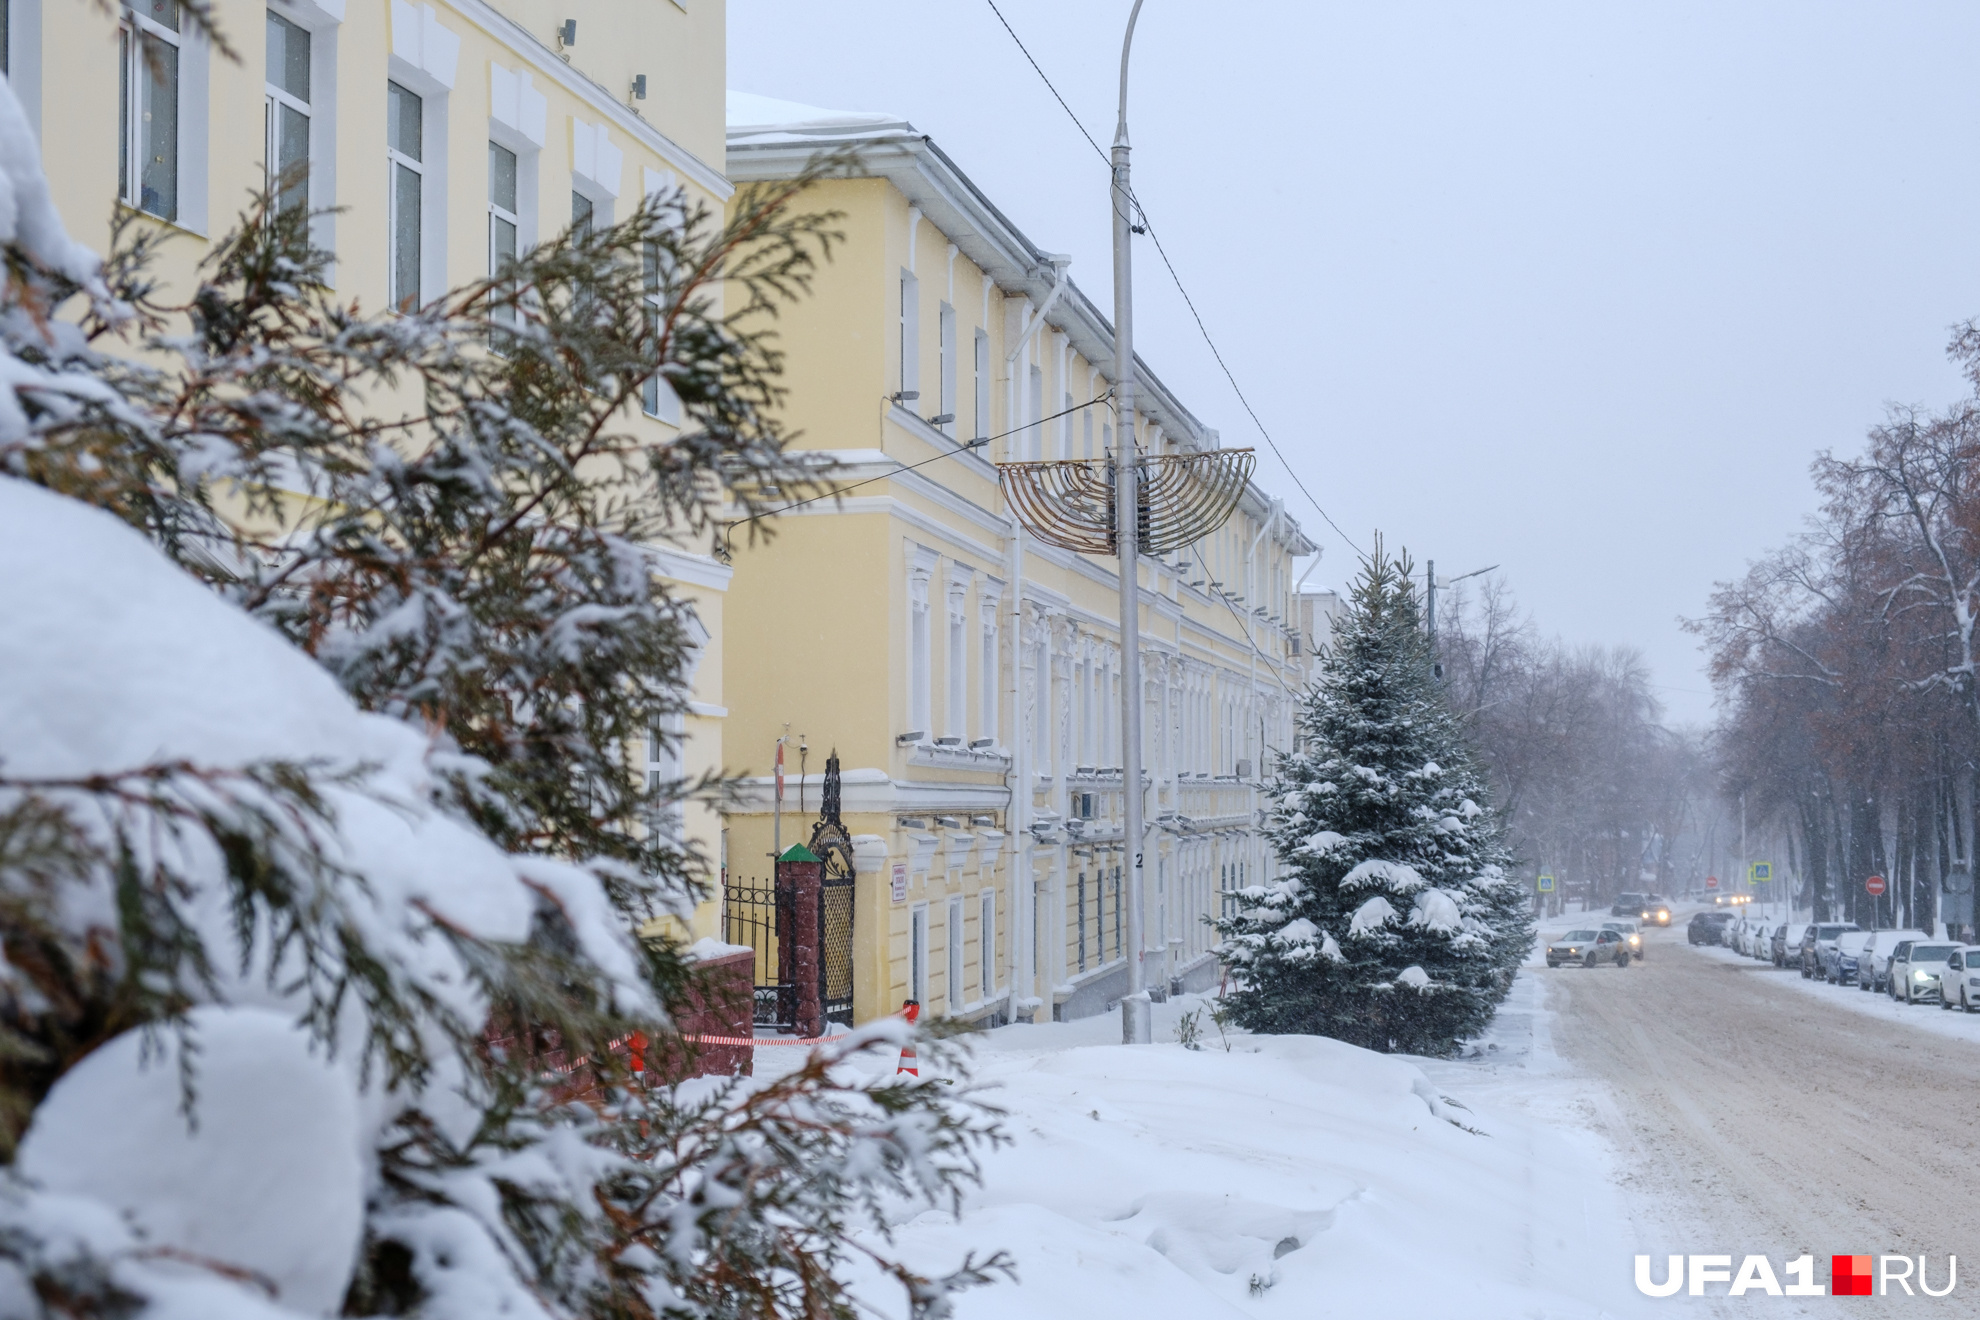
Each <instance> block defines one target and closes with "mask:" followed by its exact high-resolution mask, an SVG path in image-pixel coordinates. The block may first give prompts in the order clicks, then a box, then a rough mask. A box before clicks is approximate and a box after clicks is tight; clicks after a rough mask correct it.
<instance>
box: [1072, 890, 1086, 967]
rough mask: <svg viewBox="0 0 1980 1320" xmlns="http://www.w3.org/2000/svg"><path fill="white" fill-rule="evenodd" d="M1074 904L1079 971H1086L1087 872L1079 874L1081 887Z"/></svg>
mask: <svg viewBox="0 0 1980 1320" xmlns="http://www.w3.org/2000/svg"><path fill="white" fill-rule="evenodd" d="M1074 902H1075V903H1076V904H1077V905H1078V912H1079V918H1078V922H1077V925H1078V938H1079V970H1080V971H1082V972H1083V971H1085V970H1086V872H1084V871H1081V872H1080V873H1079V885H1078V888H1077V890H1076V891H1075V898H1074Z"/></svg>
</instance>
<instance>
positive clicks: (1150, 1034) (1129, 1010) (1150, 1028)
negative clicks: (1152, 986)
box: [1121, 993, 1155, 1045]
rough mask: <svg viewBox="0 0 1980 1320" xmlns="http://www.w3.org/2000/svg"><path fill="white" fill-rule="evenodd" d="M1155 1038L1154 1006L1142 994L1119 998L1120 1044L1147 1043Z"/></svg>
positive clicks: (1150, 1042)
mask: <svg viewBox="0 0 1980 1320" xmlns="http://www.w3.org/2000/svg"><path fill="white" fill-rule="evenodd" d="M1154 1040H1155V1006H1154V1005H1153V1004H1152V1003H1150V1002H1149V999H1148V996H1147V995H1146V994H1145V993H1144V994H1139V995H1127V996H1125V997H1123V998H1122V1000H1121V1044H1123V1045H1148V1044H1152V1043H1153V1042H1154Z"/></svg>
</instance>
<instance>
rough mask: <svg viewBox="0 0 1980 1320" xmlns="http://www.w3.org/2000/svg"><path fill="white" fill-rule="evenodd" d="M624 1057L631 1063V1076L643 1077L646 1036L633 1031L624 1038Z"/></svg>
mask: <svg viewBox="0 0 1980 1320" xmlns="http://www.w3.org/2000/svg"><path fill="white" fill-rule="evenodd" d="M626 1057H627V1058H628V1059H630V1060H631V1061H632V1070H633V1076H635V1077H639V1076H643V1075H644V1074H645V1072H646V1035H645V1033H643V1032H638V1031H635V1032H634V1033H633V1034H632V1035H631V1036H628V1037H627V1038H626Z"/></svg>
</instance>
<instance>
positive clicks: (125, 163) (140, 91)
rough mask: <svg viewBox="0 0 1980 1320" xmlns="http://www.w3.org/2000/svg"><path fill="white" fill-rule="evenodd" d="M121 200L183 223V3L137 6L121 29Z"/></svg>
mask: <svg viewBox="0 0 1980 1320" xmlns="http://www.w3.org/2000/svg"><path fill="white" fill-rule="evenodd" d="M117 40H118V50H119V53H120V55H121V56H122V77H121V85H120V87H119V102H118V108H119V110H120V112H121V118H120V120H119V123H120V126H121V131H120V132H119V134H118V141H117V166H118V179H117V196H118V199H119V200H121V201H123V202H124V203H125V204H127V205H129V206H134V207H136V208H137V209H138V210H140V211H145V212H148V213H149V214H151V215H155V216H157V217H158V218H159V219H161V220H177V219H178V218H179V53H180V51H179V48H180V43H181V38H180V36H179V0H139V3H137V4H136V5H132V6H127V7H126V8H125V10H124V19H123V23H122V25H121V26H120V27H119V28H118V36H117Z"/></svg>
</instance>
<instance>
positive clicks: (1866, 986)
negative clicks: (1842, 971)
mask: <svg viewBox="0 0 1980 1320" xmlns="http://www.w3.org/2000/svg"><path fill="white" fill-rule="evenodd" d="M1930 938H1931V936H1929V935H1927V934H1926V933H1925V932H1924V931H1922V930H1880V931H1876V932H1874V933H1872V934H1871V936H1870V938H1869V939H1868V940H1866V941H1865V942H1864V945H1863V956H1862V957H1861V958H1859V959H1858V960H1857V963H1856V984H1857V988H1858V989H1862V990H1882V989H1883V988H1884V978H1885V977H1887V976H1888V975H1890V970H1891V953H1892V951H1893V950H1895V949H1896V948H1897V946H1898V945H1900V944H1903V943H1905V942H1907V941H1909V940H1925V939H1930Z"/></svg>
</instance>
